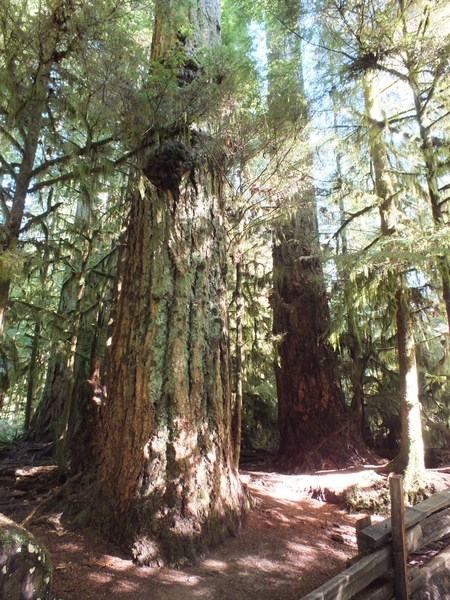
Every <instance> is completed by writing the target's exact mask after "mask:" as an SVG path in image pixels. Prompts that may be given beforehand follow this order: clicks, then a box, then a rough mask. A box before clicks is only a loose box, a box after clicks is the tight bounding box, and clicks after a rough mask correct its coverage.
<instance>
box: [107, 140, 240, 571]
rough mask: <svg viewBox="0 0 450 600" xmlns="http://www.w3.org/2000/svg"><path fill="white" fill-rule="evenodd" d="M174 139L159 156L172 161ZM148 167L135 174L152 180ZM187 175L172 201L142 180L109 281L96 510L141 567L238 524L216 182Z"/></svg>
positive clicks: (172, 559) (207, 173)
mask: <svg viewBox="0 0 450 600" xmlns="http://www.w3.org/2000/svg"><path fill="white" fill-rule="evenodd" d="M193 141H194V140H193ZM181 143H182V142H181V141H180V142H175V141H174V140H171V142H170V144H168V145H167V146H166V149H165V150H164V152H166V153H168V152H172V151H174V155H173V157H175V154H176V152H175V150H174V149H175V148H176V147H177V144H181ZM183 143H184V142H183ZM192 151H193V150H192ZM184 156H185V155H184ZM203 159H204V160H205V157H203ZM174 160H175V158H174ZM157 163H158V157H153V158H152V159H150V161H149V164H147V166H146V168H145V169H144V170H145V171H146V172H151V173H152V174H153V175H154V169H155V164H157ZM195 179H196V183H195V184H194V183H193V181H194V177H193V174H191V176H190V177H189V178H188V177H186V178H185V179H184V180H183V182H181V184H180V188H181V189H180V195H179V198H178V202H176V201H175V199H174V197H173V194H172V193H171V191H170V190H166V191H163V190H161V189H160V190H157V189H156V188H155V187H154V186H153V185H152V184H151V183H150V182H149V181H147V180H144V179H142V181H141V185H140V189H141V191H140V193H138V194H137V195H136V197H135V198H134V202H133V205H132V209H131V215H130V225H129V231H128V242H127V247H126V250H125V256H124V260H123V262H122V265H123V267H124V268H123V270H122V273H121V280H120V282H119V285H120V288H121V290H120V301H119V306H118V311H117V317H116V322H115V327H114V332H113V336H112V347H111V359H110V365H109V371H108V377H107V379H108V386H107V394H108V398H107V401H106V404H105V407H104V411H103V415H102V419H103V421H104V423H105V437H104V447H103V450H102V464H101V466H100V479H101V488H100V490H99V502H98V507H99V513H100V514H99V515H98V516H99V518H100V521H101V523H102V525H103V527H104V529H105V530H107V532H108V534H109V535H110V536H112V537H113V538H114V539H116V540H117V541H118V542H119V543H121V544H125V545H127V546H131V547H132V548H133V553H134V556H135V558H136V560H138V561H139V562H142V563H153V562H155V561H156V562H161V561H167V562H169V564H177V563H180V562H182V561H183V560H185V559H194V558H195V556H196V554H197V553H198V552H199V551H202V550H203V549H204V548H205V547H207V546H209V545H210V544H213V543H216V542H218V541H219V540H221V539H222V538H223V536H224V535H225V534H226V533H227V532H235V531H236V530H237V527H238V525H239V522H240V518H241V512H242V508H243V504H244V493H243V489H242V487H241V484H240V480H239V477H238V475H237V472H236V469H235V466H234V463H233V460H232V444H231V392H230V376H229V347H228V346H229V344H228V337H227V313H226V296H225V254H224V251H223V248H224V244H223V242H224V238H223V206H222V199H221V193H222V192H221V182H220V179H219V177H217V176H216V175H215V174H214V171H213V168H212V166H211V165H205V167H204V168H200V169H198V170H197V171H196V173H195Z"/></svg>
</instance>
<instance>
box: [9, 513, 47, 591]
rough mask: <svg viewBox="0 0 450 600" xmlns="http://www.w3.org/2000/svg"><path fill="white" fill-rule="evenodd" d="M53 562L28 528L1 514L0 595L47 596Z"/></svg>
mask: <svg viewBox="0 0 450 600" xmlns="http://www.w3.org/2000/svg"><path fill="white" fill-rule="evenodd" d="M51 577H52V564H51V561H50V557H49V555H48V552H47V550H46V549H45V548H44V547H43V546H42V545H41V544H40V543H39V542H38V541H37V540H36V538H35V537H34V536H33V534H31V533H30V532H29V531H27V530H26V529H24V528H23V527H20V525H17V524H16V523H14V521H11V519H8V518H7V517H5V516H4V515H2V514H0V598H5V599H6V598H11V599H14V600H38V599H40V600H48V599H49V598H50V585H51Z"/></svg>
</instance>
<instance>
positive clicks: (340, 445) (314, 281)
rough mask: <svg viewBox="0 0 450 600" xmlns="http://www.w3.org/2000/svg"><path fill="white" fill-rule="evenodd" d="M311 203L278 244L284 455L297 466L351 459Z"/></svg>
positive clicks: (282, 231)
mask: <svg viewBox="0 0 450 600" xmlns="http://www.w3.org/2000/svg"><path fill="white" fill-rule="evenodd" d="M314 224H315V216H314V214H313V212H312V210H311V207H304V209H303V210H302V212H301V214H300V213H299V214H298V215H297V217H295V218H292V219H291V221H290V222H287V223H284V224H283V225H280V226H278V228H277V231H276V234H275V235H276V237H275V240H274V247H273V261H274V295H273V309H274V326H273V328H274V333H275V335H277V336H280V343H279V345H278V353H279V357H280V360H279V365H278V366H277V367H276V378H277V390H278V406H279V409H278V414H279V430H280V449H279V458H280V461H281V463H282V464H284V465H286V466H287V467H289V468H296V469H303V470H304V469H307V470H309V469H321V468H332V467H336V466H339V465H343V464H347V462H348V460H349V459H350V457H351V454H352V452H351V450H350V448H349V445H348V429H349V428H348V415H347V412H346V410H345V406H344V399H343V393H342V391H341V387H340V380H339V373H338V369H337V362H336V358H335V356H334V354H333V352H332V351H331V349H330V348H329V347H328V346H327V344H326V342H325V340H324V337H323V336H324V333H325V331H326V327H327V323H328V319H329V315H328V305H327V298H326V293H325V289H324V285H323V274H322V269H321V265H320V261H319V259H318V258H317V256H314V254H313V252H314V248H315V247H317V238H316V231H317V229H316V227H315V226H314Z"/></svg>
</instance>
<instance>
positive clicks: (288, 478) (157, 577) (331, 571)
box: [5, 469, 450, 600]
mask: <svg viewBox="0 0 450 600" xmlns="http://www.w3.org/2000/svg"><path fill="white" fill-rule="evenodd" d="M241 477H242V479H243V480H244V481H245V482H246V483H247V485H248V486H249V487H250V489H251V491H252V494H253V496H254V497H255V499H256V506H255V508H254V510H253V511H252V512H251V513H250V515H249V517H248V519H247V522H246V524H245V527H244V528H243V529H242V531H241V532H240V534H239V536H238V537H236V538H232V539H230V541H228V542H227V543H225V544H223V545H222V546H220V547H219V548H217V549H215V550H214V551H213V552H211V553H210V554H209V555H208V556H207V557H205V559H204V560H203V561H201V562H200V563H199V564H198V565H196V566H195V567H186V568H184V569H181V570H171V569H167V568H162V569H154V568H138V567H136V566H135V565H133V563H132V562H131V561H130V560H129V559H127V557H126V556H125V555H123V553H121V552H120V551H119V550H118V549H117V548H115V547H114V546H112V545H111V544H109V543H107V542H106V541H104V540H103V539H101V538H99V537H98V536H97V535H95V534H94V533H92V532H91V531H86V530H83V531H80V530H76V529H75V528H73V527H72V526H71V524H70V523H67V522H66V521H65V520H64V518H63V517H61V516H60V515H59V514H57V513H46V514H44V515H42V516H41V517H40V518H39V519H38V521H37V523H36V524H35V525H33V526H32V527H31V528H30V529H31V530H32V531H33V532H34V533H35V535H36V536H37V537H38V539H40V540H41V541H42V542H43V543H44V544H45V545H46V546H47V548H48V549H49V551H50V554H51V557H52V560H53V564H54V566H55V574H54V583H53V589H52V596H51V599H52V600H54V599H56V600H102V599H108V600H119V599H120V600H194V599H211V600H266V599H267V600H269V599H270V600H291V599H292V600H293V599H294V598H295V599H296V600H299V598H302V597H303V596H304V595H305V594H307V593H308V592H310V591H312V590H313V589H315V588H316V587H318V586H319V585H321V584H322V583H324V582H325V581H327V580H328V579H330V578H331V577H333V576H334V575H336V574H337V573H339V572H340V571H341V570H343V569H344V568H345V563H346V560H347V559H348V558H350V557H352V556H354V555H355V554H356V539H355V533H354V532H355V529H354V525H355V521H356V519H358V518H359V517H360V516H361V515H351V514H348V512H347V511H346V510H345V509H344V508H343V506H342V502H340V503H338V504H331V503H328V502H324V501H323V498H324V497H328V498H331V499H334V500H335V501H338V502H339V500H338V499H339V497H340V495H341V493H342V491H343V490H345V489H346V488H348V487H349V486H352V485H355V484H357V485H358V486H359V487H360V488H364V487H365V486H367V487H373V485H376V484H377V483H379V482H380V481H382V479H383V477H382V476H381V475H377V474H375V473H374V472H373V471H372V470H369V469H359V470H358V469H355V470H351V471H342V472H338V473H322V474H315V475H280V474H278V473H267V472H261V471H243V472H242V473H241ZM434 479H435V484H437V489H443V488H445V487H450V475H445V474H434ZM312 496H315V497H316V498H317V499H314V498H313V497H312ZM24 502H26V499H25V500H24V501H22V500H21V499H20V498H19V499H17V502H15V503H14V504H12V505H10V506H11V507H12V510H10V512H9V514H8V516H10V517H11V518H13V519H15V520H16V521H20V520H21V519H22V518H23V517H24V516H26V514H27V513H28V512H29V511H30V510H31V506H32V504H31V505H30V504H25V505H24ZM14 507H15V508H14ZM5 513H6V511H5Z"/></svg>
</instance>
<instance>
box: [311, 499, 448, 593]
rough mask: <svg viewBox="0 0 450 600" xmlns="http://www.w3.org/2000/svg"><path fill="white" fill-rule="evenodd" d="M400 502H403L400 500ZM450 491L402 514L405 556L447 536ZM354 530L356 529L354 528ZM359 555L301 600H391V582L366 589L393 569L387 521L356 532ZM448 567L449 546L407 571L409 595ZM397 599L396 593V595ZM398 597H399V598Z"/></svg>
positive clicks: (388, 521)
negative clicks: (424, 562) (346, 566)
mask: <svg viewBox="0 0 450 600" xmlns="http://www.w3.org/2000/svg"><path fill="white" fill-rule="evenodd" d="M402 502H403V499H402ZM448 507H450V489H448V490H445V491H443V492H439V493H437V494H434V495H433V496H431V497H430V498H428V499H427V500H425V501H424V502H421V503H420V504H417V505H416V506H414V507H412V508H406V509H405V511H404V527H405V530H406V535H405V546H406V553H407V554H411V553H412V552H415V551H417V550H420V549H421V548H423V547H425V546H427V545H428V544H431V543H432V542H436V541H437V540H439V539H440V538H442V537H444V536H445V535H448V534H449V533H450V508H448ZM357 529H358V527H357ZM357 540H358V550H359V552H360V554H359V555H358V556H356V557H355V558H353V559H351V560H350V561H349V565H350V566H349V567H348V568H347V569H346V570H345V571H343V572H342V573H339V575H336V577H333V579H331V580H330V581H328V582H327V583H325V584H324V585H322V586H321V587H319V588H317V589H316V590H314V591H313V592H311V593H310V594H308V595H307V596H304V597H303V598H302V600H349V599H350V598H353V596H355V595H357V598H358V599H360V600H391V599H392V598H394V594H395V592H394V581H393V580H392V581H389V582H387V583H384V584H380V585H379V586H378V587H377V588H376V589H373V590H366V588H367V587H368V586H369V585H370V584H372V583H373V582H374V581H375V580H376V579H378V578H379V577H381V576H382V575H384V574H385V573H386V572H387V571H390V570H391V569H392V568H393V566H394V563H393V556H392V545H391V541H392V527H391V519H390V518H389V519H386V520H385V521H382V522H381V523H377V524H376V525H370V526H368V527H365V528H364V529H361V530H359V531H357ZM449 567H450V547H448V548H446V549H445V550H443V551H442V552H441V553H440V554H439V555H438V556H437V557H435V558H433V559H432V560H431V561H430V562H428V563H427V565H426V566H424V567H422V568H421V569H419V568H418V567H414V568H410V569H408V574H407V577H408V584H407V585H408V588H409V593H410V594H412V593H413V592H414V591H416V590H418V589H420V587H422V586H423V585H424V583H426V582H427V581H428V580H429V579H430V578H431V577H432V575H434V574H435V573H437V572H439V571H441V570H443V569H445V568H449ZM397 595H398V596H399V594H397ZM399 597H400V596H399Z"/></svg>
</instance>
